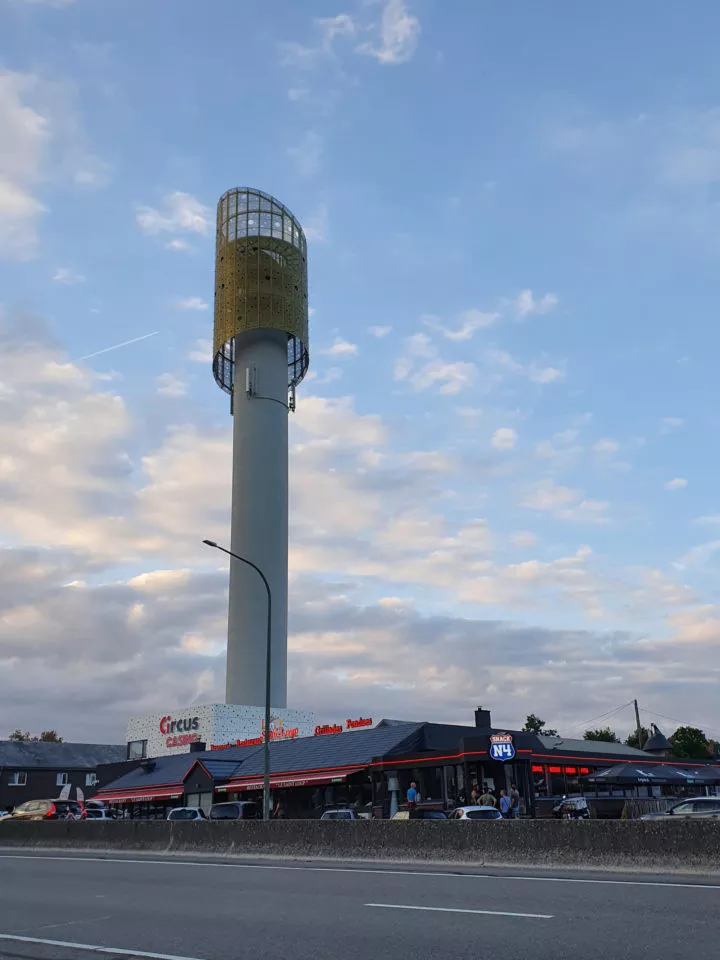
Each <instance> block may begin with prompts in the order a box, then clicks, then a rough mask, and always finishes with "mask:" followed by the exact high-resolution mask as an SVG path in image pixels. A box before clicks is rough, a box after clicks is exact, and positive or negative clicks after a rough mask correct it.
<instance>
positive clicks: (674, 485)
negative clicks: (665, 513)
mask: <svg viewBox="0 0 720 960" xmlns="http://www.w3.org/2000/svg"><path fill="white" fill-rule="evenodd" d="M687 485H688V482H687V480H686V479H685V478H684V477H675V478H674V479H672V480H668V481H667V483H666V484H665V489H666V490H682V489H683V487H686V486H687Z"/></svg>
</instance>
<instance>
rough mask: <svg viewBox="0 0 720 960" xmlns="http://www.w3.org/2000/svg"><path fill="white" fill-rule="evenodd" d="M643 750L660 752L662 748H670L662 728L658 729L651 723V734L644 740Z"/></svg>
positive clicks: (670, 745)
mask: <svg viewBox="0 0 720 960" xmlns="http://www.w3.org/2000/svg"><path fill="white" fill-rule="evenodd" d="M643 750H644V751H645V753H655V751H657V752H658V753H661V752H662V751H664V750H672V744H671V743H670V741H669V740H668V738H667V737H666V736H665V734H664V733H663V732H662V730H659V729H658V728H657V727H656V726H655V724H653V725H652V735H651V736H650V737H649V738H648V740H647V741H646V742H645V746H644V747H643Z"/></svg>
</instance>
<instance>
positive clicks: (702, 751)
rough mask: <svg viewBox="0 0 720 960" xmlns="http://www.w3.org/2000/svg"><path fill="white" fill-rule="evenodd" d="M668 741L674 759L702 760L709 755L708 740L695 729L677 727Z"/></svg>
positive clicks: (700, 731)
mask: <svg viewBox="0 0 720 960" xmlns="http://www.w3.org/2000/svg"><path fill="white" fill-rule="evenodd" d="M668 740H669V741H670V743H671V744H672V748H673V755H674V756H676V757H684V758H688V759H694V758H698V759H700V758H702V759H704V758H705V757H707V756H708V754H709V753H710V744H709V743H708V739H707V737H706V736H705V734H704V733H703V732H702V730H699V729H698V728H697V727H678V728H677V730H676V731H675V733H674V734H673V735H672V736H671V737H668Z"/></svg>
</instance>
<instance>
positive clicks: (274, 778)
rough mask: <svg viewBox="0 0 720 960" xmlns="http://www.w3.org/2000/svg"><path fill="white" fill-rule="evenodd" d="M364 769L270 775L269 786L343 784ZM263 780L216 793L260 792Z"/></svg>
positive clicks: (225, 787) (245, 782)
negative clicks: (234, 791) (236, 791)
mask: <svg viewBox="0 0 720 960" xmlns="http://www.w3.org/2000/svg"><path fill="white" fill-rule="evenodd" d="M364 769H365V768H364V767H353V768H352V769H350V770H324V771H322V772H320V773H307V774H302V773H294V774H293V773H271V774H270V786H271V787H276V788H277V789H279V790H280V789H283V788H285V787H310V786H320V785H321V784H325V783H344V782H345V781H346V780H347V778H348V777H349V776H350V774H352V773H358V771H360V770H364ZM262 788H263V780H262V778H261V779H259V780H258V779H257V778H255V779H253V780H246V781H243V782H238V783H228V784H226V785H225V786H224V787H218V788H217V790H218V792H220V791H228V790H262Z"/></svg>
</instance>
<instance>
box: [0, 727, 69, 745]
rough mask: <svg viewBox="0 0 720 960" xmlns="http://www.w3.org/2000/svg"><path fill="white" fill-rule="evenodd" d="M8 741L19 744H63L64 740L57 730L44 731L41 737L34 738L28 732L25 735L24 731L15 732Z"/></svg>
mask: <svg viewBox="0 0 720 960" xmlns="http://www.w3.org/2000/svg"><path fill="white" fill-rule="evenodd" d="M8 740H14V741H16V742H17V743H62V742H63V738H62V737H59V736H58V735H57V730H43V732H42V733H41V734H40V736H39V737H33V736H32V735H31V734H29V733H28V732H27V730H26V731H25V732H24V733H23V731H22V730H20V729H18V730H14V731H13V732H12V733H11V734H10V736H9V737H8Z"/></svg>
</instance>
